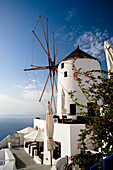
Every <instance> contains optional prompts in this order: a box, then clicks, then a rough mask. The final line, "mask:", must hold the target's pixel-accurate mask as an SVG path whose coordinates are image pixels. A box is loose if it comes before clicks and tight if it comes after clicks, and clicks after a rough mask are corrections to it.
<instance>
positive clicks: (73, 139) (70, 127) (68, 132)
mask: <svg viewBox="0 0 113 170" xmlns="http://www.w3.org/2000/svg"><path fill="white" fill-rule="evenodd" d="M35 126H38V127H39V128H44V164H46V165H47V164H50V152H49V151H47V135H46V121H45V120H40V119H34V127H35ZM84 128H85V125H84V124H61V123H54V136H53V139H54V141H56V142H60V143H61V157H65V156H66V155H68V156H71V155H75V154H77V153H79V150H78V149H77V146H78V141H77V140H78V138H79V136H78V134H80V129H84ZM54 162H56V160H54V159H53V164H54Z"/></svg>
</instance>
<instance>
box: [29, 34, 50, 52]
mask: <svg viewBox="0 0 113 170" xmlns="http://www.w3.org/2000/svg"><path fill="white" fill-rule="evenodd" d="M32 32H33V34H34V35H35V37H36V38H37V40H38V42H39V43H40V45H41V47H42V48H43V50H44V51H45V53H46V54H47V55H48V53H47V51H46V49H45V48H44V46H43V45H42V43H41V41H40V40H39V38H38V37H37V35H36V33H35V32H34V31H32Z"/></svg>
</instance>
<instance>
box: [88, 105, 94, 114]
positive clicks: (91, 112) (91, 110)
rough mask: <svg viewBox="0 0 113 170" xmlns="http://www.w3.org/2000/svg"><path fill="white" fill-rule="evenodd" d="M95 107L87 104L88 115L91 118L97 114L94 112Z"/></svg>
mask: <svg viewBox="0 0 113 170" xmlns="http://www.w3.org/2000/svg"><path fill="white" fill-rule="evenodd" d="M93 105H94V103H87V107H88V115H89V116H94V115H95V112H94V109H93Z"/></svg>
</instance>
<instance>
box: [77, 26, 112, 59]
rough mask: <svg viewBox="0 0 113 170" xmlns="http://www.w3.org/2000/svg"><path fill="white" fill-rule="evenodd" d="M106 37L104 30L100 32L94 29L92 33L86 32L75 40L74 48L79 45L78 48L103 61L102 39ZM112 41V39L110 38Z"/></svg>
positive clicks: (106, 33)
mask: <svg viewBox="0 0 113 170" xmlns="http://www.w3.org/2000/svg"><path fill="white" fill-rule="evenodd" d="M107 37H108V32H107V30H105V31H104V32H101V31H100V30H99V29H96V30H95V31H94V32H91V31H87V32H84V33H83V34H82V35H80V36H79V37H77V38H76V43H75V44H74V46H77V45H80V48H81V49H82V50H83V51H85V52H87V53H88V54H90V55H92V56H93V57H96V58H99V60H101V61H102V60H104V59H105V57H104V55H103V53H104V39H105V38H107ZM111 40H112V38H111Z"/></svg>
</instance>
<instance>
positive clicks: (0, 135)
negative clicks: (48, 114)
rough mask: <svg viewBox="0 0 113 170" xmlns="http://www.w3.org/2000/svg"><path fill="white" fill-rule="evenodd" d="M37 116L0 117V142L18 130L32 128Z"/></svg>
mask: <svg viewBox="0 0 113 170" xmlns="http://www.w3.org/2000/svg"><path fill="white" fill-rule="evenodd" d="M36 117H40V118H44V116H43V117H41V116H38V115H0V141H1V140H2V139H4V138H5V137H6V136H8V135H13V134H14V133H15V132H16V131H17V130H18V129H23V128H25V127H27V126H31V127H33V122H34V118H36Z"/></svg>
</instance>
